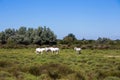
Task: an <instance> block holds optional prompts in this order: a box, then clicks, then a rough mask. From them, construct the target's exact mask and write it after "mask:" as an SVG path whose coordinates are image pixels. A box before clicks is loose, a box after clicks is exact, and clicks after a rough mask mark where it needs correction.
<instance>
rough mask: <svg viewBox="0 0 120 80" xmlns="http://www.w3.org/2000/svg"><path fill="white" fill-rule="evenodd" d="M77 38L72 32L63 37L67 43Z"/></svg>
mask: <svg viewBox="0 0 120 80" xmlns="http://www.w3.org/2000/svg"><path fill="white" fill-rule="evenodd" d="M76 40H77V39H76V37H75V35H74V34H72V33H70V34H68V35H67V36H65V37H64V38H63V41H64V43H65V44H71V43H73V42H74V41H76Z"/></svg>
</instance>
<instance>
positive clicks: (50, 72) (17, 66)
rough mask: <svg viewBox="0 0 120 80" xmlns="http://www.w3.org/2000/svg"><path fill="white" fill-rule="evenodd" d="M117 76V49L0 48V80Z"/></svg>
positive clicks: (119, 66)
mask: <svg viewBox="0 0 120 80" xmlns="http://www.w3.org/2000/svg"><path fill="white" fill-rule="evenodd" d="M58 79H59V80H120V50H88V49H86V50H82V52H81V54H77V53H76V52H75V51H73V50H72V49H63V50H61V51H60V53H59V54H58V55H56V54H52V53H48V54H46V53H44V54H42V55H41V54H38V55H37V54H35V49H0V80H58Z"/></svg>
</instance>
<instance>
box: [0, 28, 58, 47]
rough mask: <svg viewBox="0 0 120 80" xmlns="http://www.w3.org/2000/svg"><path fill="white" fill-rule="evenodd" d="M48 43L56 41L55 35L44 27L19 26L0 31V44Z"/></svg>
mask: <svg viewBox="0 0 120 80" xmlns="http://www.w3.org/2000/svg"><path fill="white" fill-rule="evenodd" d="M50 43H56V35H55V34H54V33H53V31H51V30H50V28H46V27H38V28H37V29H33V28H28V29H27V28H26V27H20V28H19V29H18V30H15V29H10V28H9V29H6V30H5V31H3V32H0V44H8V45H14V44H23V45H29V44H37V45H44V44H50Z"/></svg>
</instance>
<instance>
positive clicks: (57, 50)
mask: <svg viewBox="0 0 120 80" xmlns="http://www.w3.org/2000/svg"><path fill="white" fill-rule="evenodd" d="M49 50H50V51H51V52H52V53H54V52H56V54H58V53H59V50H60V49H59V48H53V47H50V48H49Z"/></svg>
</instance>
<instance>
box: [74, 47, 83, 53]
mask: <svg viewBox="0 0 120 80" xmlns="http://www.w3.org/2000/svg"><path fill="white" fill-rule="evenodd" d="M74 50H75V51H76V52H77V53H79V54H80V53H81V50H82V49H81V48H77V47H74Z"/></svg>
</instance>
